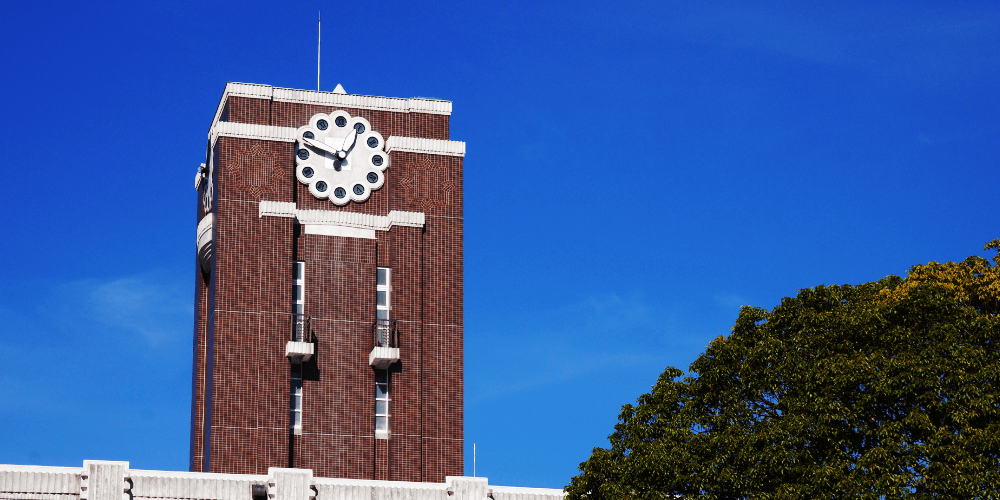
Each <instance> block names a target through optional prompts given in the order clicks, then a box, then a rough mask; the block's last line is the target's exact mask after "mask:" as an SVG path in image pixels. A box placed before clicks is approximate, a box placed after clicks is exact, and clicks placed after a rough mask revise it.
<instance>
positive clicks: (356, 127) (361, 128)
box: [354, 123, 365, 134]
mask: <svg viewBox="0 0 1000 500" xmlns="http://www.w3.org/2000/svg"><path fill="white" fill-rule="evenodd" d="M354 130H357V131H358V133H359V134H363V133H365V125H364V124H363V123H355V124H354Z"/></svg>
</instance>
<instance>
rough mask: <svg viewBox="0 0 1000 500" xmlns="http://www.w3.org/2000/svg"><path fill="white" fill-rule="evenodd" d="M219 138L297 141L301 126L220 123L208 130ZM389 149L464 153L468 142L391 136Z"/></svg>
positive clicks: (412, 151) (428, 152) (209, 136)
mask: <svg viewBox="0 0 1000 500" xmlns="http://www.w3.org/2000/svg"><path fill="white" fill-rule="evenodd" d="M219 137H239V138H243V139H259V140H262V141H277V142H295V141H296V140H297V139H298V129H295V128H292V127H276V126H273V125H253V124H250V123H236V122H218V123H216V124H215V125H214V126H212V130H210V131H209V133H208V140H209V142H210V144H211V145H212V147H215V141H216V140H218V139H219ZM385 144H386V151H388V152H392V151H408V152H411V153H425V154H431V155H446V156H465V143H464V142H461V141H442V140H438V139H423V138H420V137H400V136H396V135H394V136H392V137H390V138H389V140H388V141H386V143H385Z"/></svg>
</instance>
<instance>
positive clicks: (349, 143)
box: [338, 129, 358, 160]
mask: <svg viewBox="0 0 1000 500" xmlns="http://www.w3.org/2000/svg"><path fill="white" fill-rule="evenodd" d="M357 140H358V130H357V129H352V130H351V132H350V133H348V134H347V137H344V145H343V146H341V148H340V151H341V152H342V153H344V156H342V157H341V156H338V158H340V159H341V160H343V159H344V158H346V157H347V152H348V151H350V150H351V148H353V147H354V143H355V142H357Z"/></svg>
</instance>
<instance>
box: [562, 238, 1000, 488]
mask: <svg viewBox="0 0 1000 500" xmlns="http://www.w3.org/2000/svg"><path fill="white" fill-rule="evenodd" d="M986 248H987V249H993V250H998V252H1000V240H993V241H992V242H990V243H988V244H987V245H986ZM993 261H994V262H995V263H996V265H991V264H990V262H989V261H988V260H986V259H983V258H981V257H975V256H974V257H969V258H968V259H966V260H965V261H963V262H960V263H955V262H947V263H944V264H939V263H937V262H931V263H929V264H926V265H917V266H914V267H912V268H910V271H909V274H908V275H907V276H906V278H900V277H898V276H888V277H886V278H884V279H881V280H879V281H876V282H872V283H864V284H861V285H857V286H850V285H839V286H818V287H815V288H810V289H806V290H801V291H799V293H798V295H796V296H795V297H786V298H785V299H783V300H782V301H781V304H780V305H778V306H777V307H775V308H774V309H772V310H771V311H767V310H764V309H760V308H756V307H743V308H742V310H741V311H740V314H739V317H738V319H737V320H736V324H735V326H733V329H732V334H731V335H729V337H719V338H717V339H715V340H714V341H713V342H712V343H711V344H710V345H709V346H708V348H707V349H706V351H705V353H704V354H702V355H701V356H700V357H699V358H698V359H697V360H696V361H695V362H694V363H693V364H692V365H691V368H690V371H691V373H690V374H689V376H687V377H684V374H683V373H682V372H681V371H680V370H678V369H676V368H673V367H668V368H667V369H666V370H665V371H664V372H663V374H662V375H660V377H659V379H658V380H657V382H656V385H654V386H653V389H652V391H651V392H649V393H647V394H643V395H642V396H641V397H640V398H639V400H638V403H637V404H636V405H635V406H633V405H625V406H624V407H622V412H621V415H620V416H619V423H618V424H617V425H615V432H614V433H613V434H612V435H611V436H610V437H609V440H610V444H611V446H610V447H609V448H606V449H605V448H594V451H593V454H592V455H591V456H590V458H589V459H588V460H587V461H586V462H583V463H581V464H580V474H579V475H577V476H575V477H573V478H572V480H571V482H570V484H569V485H568V486H567V487H566V492H567V493H568V496H569V498H570V499H583V498H589V499H594V500H600V499H611V498H636V499H647V498H650V499H652V498H656V499H660V498H671V497H674V496H683V497H686V498H687V497H691V498H695V497H697V498H706V499H737V498H751V497H752V498H762V499H767V498H803V499H805V498H809V499H813V498H873V499H874V498H1000V316H998V313H1000V255H998V256H996V257H994V258H993Z"/></svg>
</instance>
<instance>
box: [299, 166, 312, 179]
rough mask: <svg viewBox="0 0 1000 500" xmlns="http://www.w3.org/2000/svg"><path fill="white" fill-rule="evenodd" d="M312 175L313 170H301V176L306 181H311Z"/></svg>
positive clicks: (309, 168) (308, 168)
mask: <svg viewBox="0 0 1000 500" xmlns="http://www.w3.org/2000/svg"><path fill="white" fill-rule="evenodd" d="M314 173H315V172H313V169H312V167H306V168H303V169H302V175H303V176H304V177H305V178H306V179H311V178H312V176H313V174H314Z"/></svg>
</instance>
